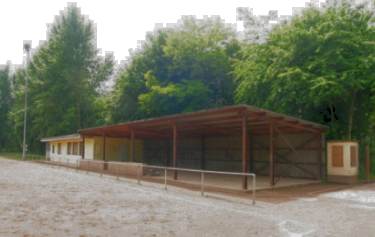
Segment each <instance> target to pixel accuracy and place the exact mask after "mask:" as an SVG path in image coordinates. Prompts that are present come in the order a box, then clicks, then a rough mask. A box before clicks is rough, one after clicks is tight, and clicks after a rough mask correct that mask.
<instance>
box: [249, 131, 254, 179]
mask: <svg viewBox="0 0 375 237" xmlns="http://www.w3.org/2000/svg"><path fill="white" fill-rule="evenodd" d="M253 140H254V136H253V135H251V134H250V135H249V141H250V142H249V154H250V157H249V163H250V165H249V166H250V172H251V173H255V153H254V147H255V146H254V142H253Z"/></svg>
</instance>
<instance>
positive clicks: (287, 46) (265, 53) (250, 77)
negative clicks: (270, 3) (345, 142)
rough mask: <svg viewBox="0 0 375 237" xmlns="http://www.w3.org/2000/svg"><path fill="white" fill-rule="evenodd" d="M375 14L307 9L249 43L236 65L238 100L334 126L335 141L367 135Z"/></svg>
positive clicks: (374, 61) (374, 60) (374, 55)
mask: <svg viewBox="0 0 375 237" xmlns="http://www.w3.org/2000/svg"><path fill="white" fill-rule="evenodd" d="M374 40H375V28H374V16H373V13H372V12H370V11H368V10H366V9H364V8H360V7H358V8H354V7H350V6H349V5H345V4H344V5H343V6H340V7H331V8H327V9H324V10H321V9H320V10H319V9H313V8H312V9H308V10H306V11H305V12H304V13H303V14H302V16H300V17H295V18H294V19H293V20H292V21H291V22H290V23H287V24H284V25H281V26H279V27H277V28H275V29H274V30H273V31H272V32H271V33H270V35H269V38H268V39H267V42H266V43H265V44H261V45H249V46H247V47H245V48H244V50H243V51H242V52H241V59H240V60H238V61H237V62H236V63H235V67H234V68H235V69H234V74H235V75H236V80H237V81H238V83H239V85H238V87H237V90H236V101H237V102H245V103H251V104H255V105H258V106H261V107H267V108H270V109H273V110H277V111H280V112H286V113H289V114H294V115H297V116H301V117H304V118H306V119H312V120H315V121H317V122H321V123H327V124H329V125H330V126H331V129H330V134H331V135H333V136H334V137H335V138H336V139H338V138H345V139H352V138H353V135H354V137H356V138H359V137H361V136H362V135H363V133H366V134H368V133H369V131H368V129H369V128H370V124H371V121H370V115H371V114H373V113H374V111H375V110H374V109H375V107H374V101H373V100H374V91H373V90H374V78H375V47H374V44H373V43H372V42H374Z"/></svg>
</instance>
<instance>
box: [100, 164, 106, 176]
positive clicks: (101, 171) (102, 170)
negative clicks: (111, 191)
mask: <svg viewBox="0 0 375 237" xmlns="http://www.w3.org/2000/svg"><path fill="white" fill-rule="evenodd" d="M104 163H105V161H103V168H102V169H101V170H100V177H103V172H104Z"/></svg>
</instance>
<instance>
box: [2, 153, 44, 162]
mask: <svg viewBox="0 0 375 237" xmlns="http://www.w3.org/2000/svg"><path fill="white" fill-rule="evenodd" d="M0 157H3V158H7V159H12V160H22V153H15V152H0ZM45 159H46V158H45V157H44V156H43V155H38V154H27V155H26V160H45Z"/></svg>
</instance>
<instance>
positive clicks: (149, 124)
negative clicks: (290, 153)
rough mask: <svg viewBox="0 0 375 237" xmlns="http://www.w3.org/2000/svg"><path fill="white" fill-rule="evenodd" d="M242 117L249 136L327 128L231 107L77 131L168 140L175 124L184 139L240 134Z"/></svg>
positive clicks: (85, 133) (84, 133) (264, 111)
mask: <svg viewBox="0 0 375 237" xmlns="http://www.w3.org/2000/svg"><path fill="white" fill-rule="evenodd" d="M244 116H246V118H247V120H246V121H247V123H248V128H249V130H250V132H251V133H253V134H265V133H268V132H269V129H268V128H269V125H270V124H271V123H272V124H274V125H275V127H276V129H278V130H280V131H282V132H285V133H301V132H314V133H322V132H324V131H325V130H327V129H328V127H327V126H324V125H321V124H318V123H314V122H310V121H307V120H303V119H299V118H296V117H292V116H288V115H285V114H281V113H276V112H273V111H269V110H266V109H261V108H257V107H254V106H249V105H234V106H226V107H222V108H215V109H207V110H200V111H196V112H190V113H181V114H175V115H168V116H163V117H158V118H150V119H143V120H136V121H130V122H126V123H119V124H113V125H107V126H100V127H92V128H85V129H80V130H79V131H78V132H79V133H80V134H82V135H88V136H90V135H91V136H113V137H129V136H130V131H131V130H132V131H134V132H135V133H136V134H137V137H139V138H168V137H170V136H171V128H172V126H173V125H176V126H177V128H178V131H179V134H182V135H186V136H194V135H225V134H235V133H238V132H240V131H241V124H242V118H243V117H244Z"/></svg>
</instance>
